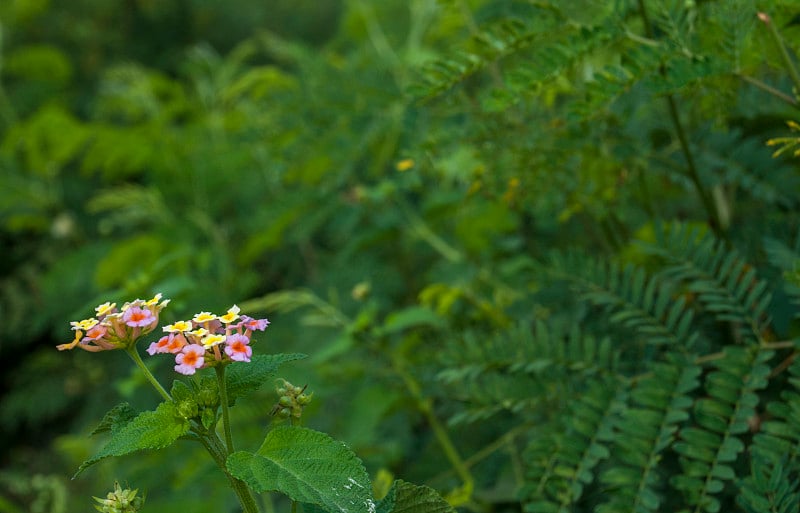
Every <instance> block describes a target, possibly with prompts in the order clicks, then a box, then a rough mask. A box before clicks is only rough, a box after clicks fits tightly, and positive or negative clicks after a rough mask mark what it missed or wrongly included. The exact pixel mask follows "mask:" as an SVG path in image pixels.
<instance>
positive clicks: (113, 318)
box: [56, 294, 269, 375]
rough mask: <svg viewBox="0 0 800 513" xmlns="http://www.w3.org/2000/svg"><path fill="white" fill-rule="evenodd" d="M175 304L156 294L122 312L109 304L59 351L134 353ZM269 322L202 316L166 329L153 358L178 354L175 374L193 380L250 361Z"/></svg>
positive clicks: (231, 314)
mask: <svg viewBox="0 0 800 513" xmlns="http://www.w3.org/2000/svg"><path fill="white" fill-rule="evenodd" d="M168 303H169V299H164V300H162V299H161V294H156V295H155V297H153V298H152V299H150V300H147V301H145V300H143V299H137V300H135V301H131V302H130V303H125V304H124V305H122V308H120V309H119V310H118V309H117V305H116V303H103V304H102V305H99V306H98V307H97V308H95V311H96V316H95V317H91V318H89V319H84V320H82V321H73V322H71V323H70V324H71V325H72V329H73V330H74V331H75V338H74V340H73V341H72V342H70V343H68V344H61V345H59V346H56V348H57V349H58V350H59V351H64V350H65V349H73V348H75V347H80V348H81V349H84V350H86V351H92V352H97V351H108V350H112V349H130V348H132V347H133V346H134V345H135V344H136V341H137V340H139V339H140V338H142V337H143V336H145V335H147V334H149V333H151V332H152V331H153V330H155V328H156V327H157V326H158V317H159V313H160V312H161V310H162V309H163V308H164V307H165V306H167V304H168ZM267 326H269V321H268V320H267V319H254V318H252V317H249V316H247V315H239V307H238V306H236V305H233V306H232V307H231V308H230V309H228V311H227V312H226V313H225V314H224V315H216V314H212V313H210V312H200V313H198V314H197V315H195V316H194V317H193V318H192V319H191V320H188V321H178V322H175V323H172V324H169V325H167V326H164V327H163V328H162V329H163V331H164V332H165V335H164V336H162V337H161V338H160V339H159V340H158V341H157V342H153V343H152V344H150V347H149V348H148V349H147V352H148V353H149V354H150V355H155V354H159V353H170V354H174V355H175V371H176V372H179V373H181V374H185V375H192V374H194V373H195V372H197V369H202V368H204V367H214V366H216V365H219V364H221V363H222V364H227V363H230V362H249V361H250V357H251V356H252V354H253V349H252V348H251V347H250V341H251V337H252V334H253V332H254V331H264V330H265V329H266V328H267Z"/></svg>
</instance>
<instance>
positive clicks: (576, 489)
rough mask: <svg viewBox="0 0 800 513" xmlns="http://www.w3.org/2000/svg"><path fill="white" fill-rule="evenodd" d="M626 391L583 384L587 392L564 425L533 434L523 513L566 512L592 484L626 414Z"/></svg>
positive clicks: (594, 383) (608, 383)
mask: <svg viewBox="0 0 800 513" xmlns="http://www.w3.org/2000/svg"><path fill="white" fill-rule="evenodd" d="M626 399H627V387H624V386H618V384H616V383H614V382H612V381H610V380H608V379H605V380H592V381H590V382H588V383H587V390H586V392H585V393H584V394H583V395H581V396H580V397H579V398H578V399H577V400H575V401H573V402H572V403H571V405H570V413H569V414H567V415H563V416H562V417H561V418H562V419H563V423H564V424H563V425H562V426H559V427H557V428H556V429H552V430H550V431H549V432H548V433H546V434H544V435H540V434H538V433H533V434H532V435H533V437H534V442H533V443H532V444H531V445H530V446H529V447H528V448H527V449H526V452H525V461H526V463H527V464H528V469H527V473H526V482H527V483H528V485H527V486H526V487H525V488H524V489H523V491H522V495H523V497H524V499H523V500H524V502H525V511H526V512H529V513H534V512H536V513H538V512H548V513H550V512H564V513H566V512H568V511H572V506H573V505H574V504H575V503H577V501H578V500H579V499H580V498H581V496H582V495H583V491H584V488H585V487H586V486H587V485H589V484H591V483H592V482H593V481H594V480H595V470H594V469H595V467H596V466H597V464H598V463H599V462H600V461H601V460H604V459H606V458H608V457H609V455H610V451H609V447H608V446H609V443H610V442H611V440H613V438H614V430H613V427H614V425H615V424H616V423H617V417H618V416H619V415H620V413H621V412H622V411H623V410H624V409H625V402H626Z"/></svg>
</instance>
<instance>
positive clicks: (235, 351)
mask: <svg viewBox="0 0 800 513" xmlns="http://www.w3.org/2000/svg"><path fill="white" fill-rule="evenodd" d="M225 344H226V345H225V354H227V355H228V356H230V357H231V360H233V361H235V362H249V361H250V355H252V354H253V348H252V347H250V346H249V344H250V339H249V338H247V337H245V336H244V335H240V334H238V333H235V334H233V335H228V337H227V338H226V339H225Z"/></svg>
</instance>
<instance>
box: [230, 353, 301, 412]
mask: <svg viewBox="0 0 800 513" xmlns="http://www.w3.org/2000/svg"><path fill="white" fill-rule="evenodd" d="M305 357H306V355H304V354H301V353H289V354H262V355H256V356H254V357H253V358H252V359H251V360H250V361H249V362H235V363H232V364H231V365H230V366H229V367H228V368H227V369H226V370H225V377H226V379H225V382H226V383H227V386H228V398H229V402H230V404H233V402H234V401H235V400H236V399H237V398H239V397H242V396H245V395H247V394H249V393H250V392H254V391H255V390H258V389H259V388H261V386H262V385H264V383H266V382H267V381H268V380H269V378H271V377H272V376H273V375H274V374H275V371H276V370H278V367H280V366H281V365H282V364H284V363H286V362H291V361H294V360H301V359H303V358H305Z"/></svg>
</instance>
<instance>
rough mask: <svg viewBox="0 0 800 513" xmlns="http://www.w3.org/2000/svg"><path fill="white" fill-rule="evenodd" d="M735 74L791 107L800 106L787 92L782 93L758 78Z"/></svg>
mask: <svg viewBox="0 0 800 513" xmlns="http://www.w3.org/2000/svg"><path fill="white" fill-rule="evenodd" d="M736 76H737V77H739V79H741V80H744V81H745V82H747V83H748V84H752V85H754V86H756V87H757V88H759V89H761V90H762V91H764V92H766V93H769V94H771V95H772V96H774V97H775V98H777V99H779V100H781V101H783V102H786V103H788V104H789V105H791V106H792V107H794V108H800V103H798V101H797V100H795V99H794V98H792V97H791V96H789V95H788V94H786V93H784V92H783V91H780V90H778V89H775V88H774V87H772V86H771V85H769V84H765V83H764V82H762V81H760V80H758V79H757V78H753V77H749V76H747V75H742V74H741V73H737V74H736Z"/></svg>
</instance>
